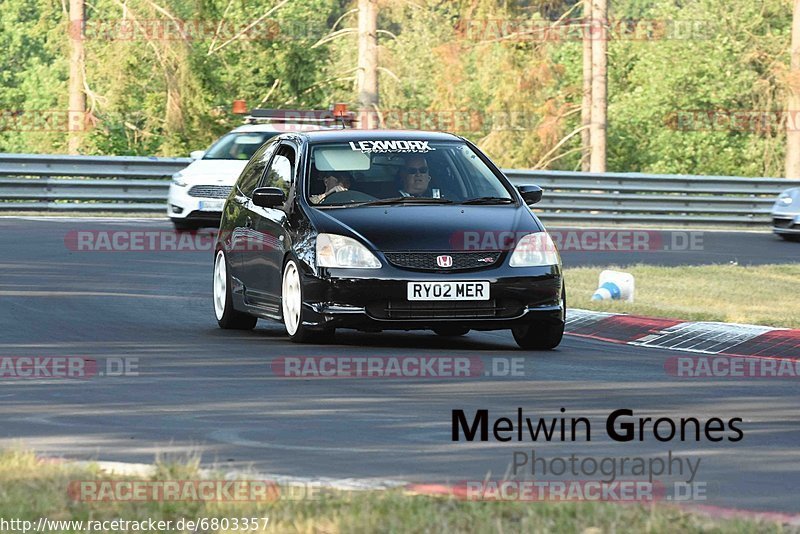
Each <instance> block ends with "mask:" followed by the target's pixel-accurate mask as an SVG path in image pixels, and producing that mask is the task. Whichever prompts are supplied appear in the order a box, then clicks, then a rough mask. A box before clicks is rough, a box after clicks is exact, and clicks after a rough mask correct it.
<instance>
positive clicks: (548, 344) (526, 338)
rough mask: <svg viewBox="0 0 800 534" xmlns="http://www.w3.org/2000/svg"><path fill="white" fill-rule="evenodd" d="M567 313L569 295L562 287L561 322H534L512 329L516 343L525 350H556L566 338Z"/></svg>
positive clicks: (562, 286)
mask: <svg viewBox="0 0 800 534" xmlns="http://www.w3.org/2000/svg"><path fill="white" fill-rule="evenodd" d="M566 313H567V293H566V290H565V288H564V285H563V283H562V285H561V321H560V322H558V323H554V322H532V323H531V324H528V325H523V326H517V327H514V328H512V329H511V333H512V334H513V335H514V341H516V342H517V345H519V348H521V349H524V350H551V349H554V348H556V347H557V346H558V345H559V344H560V343H561V339H562V338H563V337H564V322H565V320H566Z"/></svg>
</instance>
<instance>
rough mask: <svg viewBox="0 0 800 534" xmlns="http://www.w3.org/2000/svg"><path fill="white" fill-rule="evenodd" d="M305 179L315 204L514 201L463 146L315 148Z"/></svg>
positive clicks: (383, 143)
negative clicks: (307, 176) (307, 178)
mask: <svg viewBox="0 0 800 534" xmlns="http://www.w3.org/2000/svg"><path fill="white" fill-rule="evenodd" d="M309 176H310V179H309V180H308V186H307V187H306V194H307V195H308V200H309V202H310V203H311V204H313V205H318V206H345V205H370V204H374V205H383V206H385V205H387V204H414V203H419V204H422V203H424V204H429V205H438V204H442V205H445V204H460V203H467V204H510V203H513V202H515V201H514V199H513V197H512V195H511V193H510V192H509V191H508V190H507V189H506V187H505V186H504V185H503V183H502V182H501V181H500V179H499V178H498V177H497V176H496V175H495V174H494V173H493V172H492V170H491V169H490V168H489V167H488V166H487V165H486V164H485V163H484V162H483V160H481V158H480V157H479V156H478V155H477V154H476V153H475V152H474V151H473V150H472V149H471V148H470V147H469V146H468V145H467V144H466V143H464V142H455V141H447V142H434V141H424V140H419V141H406V140H403V141H399V140H382V139H375V140H370V141H355V142H345V143H331V144H320V145H315V146H313V147H312V150H311V161H310V175H309Z"/></svg>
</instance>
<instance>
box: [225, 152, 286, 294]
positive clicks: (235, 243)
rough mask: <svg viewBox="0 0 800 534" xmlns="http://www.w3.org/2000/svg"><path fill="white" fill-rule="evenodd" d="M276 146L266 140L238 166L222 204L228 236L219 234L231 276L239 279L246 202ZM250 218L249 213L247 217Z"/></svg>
mask: <svg viewBox="0 0 800 534" xmlns="http://www.w3.org/2000/svg"><path fill="white" fill-rule="evenodd" d="M277 148H278V141H277V140H274V141H270V142H267V143H266V144H265V145H264V146H262V147H261V148H259V149H258V150H257V151H256V152H255V153H254V154H253V157H251V158H250V161H249V162H248V163H247V166H246V167H245V168H244V170H242V174H241V175H240V176H239V179H238V180H237V181H236V185H235V186H234V188H233V196H232V197H231V201H230V202H228V203H227V204H226V214H225V218H226V221H227V222H226V228H223V229H222V230H223V231H228V232H230V236H223V237H224V238H225V239H226V240H227V239H229V242H230V246H229V249H228V250H229V254H228V262H229V263H230V265H231V266H232V268H233V272H232V273H231V274H232V276H235V277H236V278H238V279H240V280H241V272H242V263H243V252H244V250H245V248H246V246H247V242H248V233H249V231H250V228H249V227H248V226H247V225H248V203H249V202H250V198H251V197H252V196H253V190H255V188H256V187H257V186H258V184H259V182H260V181H261V178H262V177H263V176H264V172H265V171H266V169H267V165H269V161H270V159H272V155H273V154H274V153H275V150H276V149H277ZM250 221H251V222H252V217H250Z"/></svg>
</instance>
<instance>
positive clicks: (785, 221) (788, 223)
mask: <svg viewBox="0 0 800 534" xmlns="http://www.w3.org/2000/svg"><path fill="white" fill-rule="evenodd" d="M793 222H794V218H792V217H790V218H783V217H774V218H773V219H772V225H773V226H774V227H775V228H791V227H792V226H793V225H792V223H793Z"/></svg>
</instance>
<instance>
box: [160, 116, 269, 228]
mask: <svg viewBox="0 0 800 534" xmlns="http://www.w3.org/2000/svg"><path fill="white" fill-rule="evenodd" d="M279 128H281V126H277V127H276V125H274V124H246V125H244V126H240V127H238V128H236V129H235V130H233V131H232V132H230V133H227V134H225V135H223V136H222V137H220V138H219V139H218V140H217V141H216V142H215V143H214V144H213V145H211V147H210V148H209V149H208V150H206V151H203V150H196V151H194V152H192V153H191V157H192V159H193V160H194V161H193V162H192V163H191V164H190V165H189V166H188V167H186V168H185V169H182V170H180V171H178V172H176V173H175V174H173V175H172V183H171V184H170V187H169V197H168V200H167V215H168V216H169V218H170V219H171V220H172V223H173V224H174V225H175V229H176V230H192V229H196V228H199V227H201V226H218V225H219V220H220V217H221V215H222V206H223V205H224V204H225V199H226V198H228V194H229V193H230V192H231V190H232V189H233V184H235V183H236V179H237V178H238V177H239V174H240V173H241V172H242V169H244V166H245V165H247V161H248V160H249V159H250V156H252V155H253V153H254V152H255V151H256V150H258V149H259V147H260V146H261V145H263V144H264V143H265V142H267V141H268V140H269V139H271V138H272V137H274V136H276V135H278V134H279V133H283V132H284V131H285V128H284V129H279Z"/></svg>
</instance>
